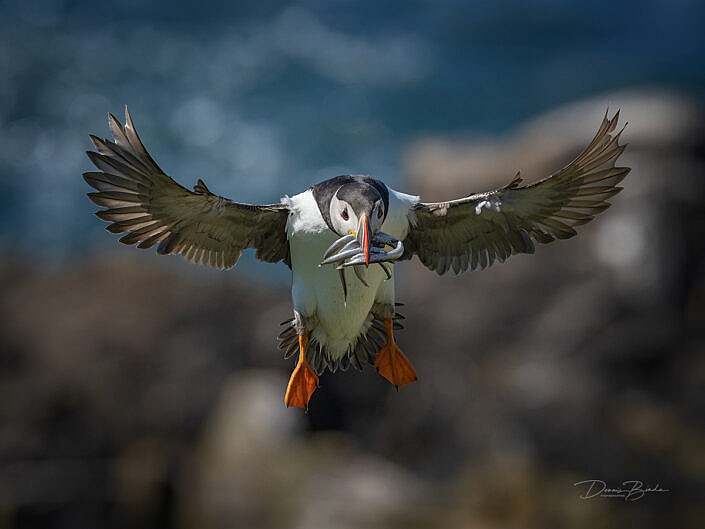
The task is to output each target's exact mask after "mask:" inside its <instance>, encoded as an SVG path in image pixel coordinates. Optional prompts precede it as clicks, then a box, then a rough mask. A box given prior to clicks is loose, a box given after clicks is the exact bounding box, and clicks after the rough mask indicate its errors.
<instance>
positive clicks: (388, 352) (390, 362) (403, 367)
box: [375, 318, 418, 388]
mask: <svg viewBox="0 0 705 529" xmlns="http://www.w3.org/2000/svg"><path fill="white" fill-rule="evenodd" d="M384 326H385V327H386V329H387V343H386V345H385V346H384V347H382V349H380V351H379V353H378V354H377V360H376V361H375V367H376V368H377V372H378V373H379V374H380V375H382V376H383V377H384V378H386V379H387V380H389V381H390V382H391V383H392V384H394V386H396V387H397V388H399V387H400V386H403V385H404V384H410V383H411V382H415V381H416V380H418V377H417V376H416V370H415V369H414V366H412V365H411V362H409V359H408V358H407V357H406V355H405V354H404V353H403V352H402V350H401V349H399V347H398V346H397V344H396V343H395V342H394V335H393V334H392V320H391V318H389V319H386V320H384Z"/></svg>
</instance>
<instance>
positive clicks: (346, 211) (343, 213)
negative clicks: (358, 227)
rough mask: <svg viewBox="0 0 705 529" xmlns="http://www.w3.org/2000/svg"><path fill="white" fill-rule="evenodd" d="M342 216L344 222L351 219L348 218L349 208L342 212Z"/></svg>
mask: <svg viewBox="0 0 705 529" xmlns="http://www.w3.org/2000/svg"><path fill="white" fill-rule="evenodd" d="M340 216H341V217H343V220H349V219H350V217H349V216H348V208H345V209H344V210H343V211H341V212H340Z"/></svg>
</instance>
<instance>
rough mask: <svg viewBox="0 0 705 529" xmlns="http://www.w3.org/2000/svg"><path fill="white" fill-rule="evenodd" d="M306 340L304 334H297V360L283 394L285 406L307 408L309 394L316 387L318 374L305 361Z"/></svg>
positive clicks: (311, 393)
mask: <svg viewBox="0 0 705 529" xmlns="http://www.w3.org/2000/svg"><path fill="white" fill-rule="evenodd" d="M307 342H308V340H307V339H306V336H305V335H302V336H299V362H298V363H297V364H296V367H295V368H294V371H293V372H292V373H291V378H289V385H288V386H287V387H286V394H285V395H284V404H285V405H286V407H287V408H291V407H292V406H295V407H297V408H304V409H307V408H308V401H309V400H311V395H313V392H314V391H316V388H318V376H317V375H316V372H315V371H314V370H313V368H312V367H311V366H310V365H309V363H308V362H307V361H306V344H307Z"/></svg>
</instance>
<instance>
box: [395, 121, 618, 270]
mask: <svg viewBox="0 0 705 529" xmlns="http://www.w3.org/2000/svg"><path fill="white" fill-rule="evenodd" d="M618 118H619V112H617V113H616V114H615V115H614V117H613V118H612V119H608V118H607V114H605V117H604V119H603V121H602V125H601V126H600V129H599V130H598V131H597V134H596V135H595V138H594V139H593V140H592V142H590V145H588V146H587V148H586V149H585V150H584V151H583V153H582V154H580V156H578V157H577V158H576V159H575V160H573V162H571V163H570V164H569V165H568V166H567V167H564V168H563V169H561V170H560V171H558V172H557V173H555V174H553V175H551V176H549V177H547V178H544V179H543V180H539V181H538V182H535V183H533V184H529V185H521V182H522V180H521V178H519V175H518V174H517V176H516V177H515V178H514V180H512V181H511V182H510V183H509V184H507V185H506V186H504V187H502V188H500V189H496V190H494V191H489V192H486V193H478V194H475V195H471V196H468V197H465V198H461V199H458V200H451V201H449V202H433V203H418V204H416V205H415V206H414V209H413V212H414V214H415V215H416V221H417V222H416V224H415V225H414V226H412V227H411V228H410V231H409V233H408V235H407V237H406V239H405V240H404V248H405V252H404V256H403V258H407V259H410V258H411V257H412V256H413V255H414V254H416V255H418V256H419V259H420V260H421V262H422V263H423V264H424V265H425V266H427V267H428V268H430V269H431V270H435V271H436V272H437V273H438V274H444V273H445V272H447V271H448V270H449V269H452V270H453V271H454V272H455V273H456V274H458V273H461V272H466V271H467V270H481V269H483V268H486V267H488V266H490V265H492V263H494V262H495V261H504V260H505V259H506V258H507V257H509V256H510V255H512V254H515V253H533V252H534V241H536V242H540V243H548V242H551V241H553V240H555V239H568V238H570V237H572V236H574V235H575V234H576V231H575V227H576V226H579V225H581V224H585V223H586V222H589V221H590V220H592V219H593V217H594V216H595V215H597V214H598V213H600V212H602V211H604V210H605V209H607V208H608V207H609V206H610V204H609V203H608V202H607V199H609V198H610V197H612V196H613V195H615V194H617V193H618V192H619V191H621V189H622V188H621V187H617V184H619V182H621V181H622V179H623V178H624V177H625V176H626V175H627V173H629V171H630V168H628V167H615V162H616V160H617V158H618V157H619V155H620V154H622V151H624V149H625V147H626V145H619V136H620V134H621V133H622V131H619V132H618V133H617V134H613V132H614V130H615V128H616V127H617V120H618ZM622 130H624V129H622Z"/></svg>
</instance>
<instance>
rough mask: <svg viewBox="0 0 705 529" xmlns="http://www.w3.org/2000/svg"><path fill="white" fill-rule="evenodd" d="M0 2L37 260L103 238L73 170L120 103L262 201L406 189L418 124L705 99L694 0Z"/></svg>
mask: <svg viewBox="0 0 705 529" xmlns="http://www.w3.org/2000/svg"><path fill="white" fill-rule="evenodd" d="M0 6H1V12H2V17H0V81H1V82H0V251H2V252H3V253H6V252H10V251H11V252H14V253H21V254H30V255H40V256H41V257H42V260H43V261H45V262H47V261H48V262H52V261H55V260H57V259H61V258H64V257H67V256H74V255H76V254H80V253H82V252H86V251H91V250H92V249H94V248H114V247H116V246H117V242H116V240H115V238H114V237H111V236H108V235H107V234H106V233H105V232H104V231H103V224H102V223H101V222H99V221H97V220H96V219H95V218H94V217H92V216H91V215H90V213H91V212H92V211H94V210H95V207H94V206H93V205H92V204H91V203H89V201H88V200H87V199H86V197H85V192H86V191H88V190H89V189H88V187H87V185H86V184H85V183H84V182H83V180H82V179H81V178H80V174H81V172H83V171H86V170H90V169H91V166H90V164H89V162H88V160H87V158H86V157H85V156H84V154H83V151H84V150H86V149H88V148H90V147H91V145H90V143H89V141H88V137H87V134H88V133H89V132H92V133H96V134H98V135H101V136H105V135H108V130H107V125H106V121H105V116H106V112H108V111H111V112H113V113H115V114H116V115H118V116H119V117H121V118H122V108H123V105H124V104H125V103H127V104H129V106H130V109H131V111H132V115H133V117H134V119H135V121H136V124H137V127H138V129H139V130H140V132H141V135H142V139H143V141H144V142H145V143H146V145H147V146H148V148H149V149H150V150H151V152H152V154H153V155H154V156H155V158H156V159H157V160H158V162H159V163H160V165H161V166H162V168H163V169H164V170H165V171H166V172H167V173H169V174H170V175H172V176H173V177H174V178H176V179H177V180H178V181H180V182H181V183H182V184H184V185H187V186H190V185H193V183H194V182H195V180H196V178H198V177H202V178H204V179H205V180H206V182H207V183H208V184H209V186H210V187H211V189H213V190H214V191H215V192H217V193H219V194H222V195H225V196H228V197H231V198H233V199H235V200H240V201H247V202H276V201H278V199H279V197H280V196H281V195H282V194H285V193H286V194H293V193H296V192H298V191H300V190H302V189H303V188H304V187H306V186H307V185H310V184H312V183H315V182H316V181H319V180H321V179H323V178H327V177H330V176H334V175H336V174H340V173H347V172H354V173H368V174H372V175H375V176H377V177H381V178H382V179H384V180H385V181H387V182H389V183H391V184H392V185H395V186H399V185H402V178H403V175H401V174H400V164H399V161H400V153H401V152H402V149H403V148H404V146H406V145H408V144H409V142H411V141H413V140H414V139H416V138H420V137H423V136H424V135H429V134H439V133H440V134H461V135H471V134H501V133H503V132H506V131H509V130H511V128H512V127H513V126H515V125H516V124H518V123H520V122H521V121H523V120H525V119H526V118H528V117H530V116H532V115H535V114H537V113H539V112H541V111H544V110H547V109H550V108H552V107H554V106H556V105H558V104H561V103H564V102H567V101H571V100H574V99H577V98H580V97H582V96H585V95H588V94H592V93H596V92H601V91H606V90H611V89H615V88H621V87H631V86H644V85H649V86H652V85H656V86H660V87H669V88H675V89H677V90H680V91H683V92H686V93H688V94H690V95H691V96H694V97H696V98H699V99H700V100H702V99H703V94H704V93H705V91H704V90H703V89H704V88H705V36H704V35H705V32H704V31H703V28H704V27H705V3H703V2H697V1H679V2H670V1H664V0H650V1H639V2H611V1H598V2H590V3H582V2H580V3H567V2H556V1H539V2H528V3H516V2H508V1H497V2H465V1H446V2H422V1H416V2H403V3H386V2H360V1H354V2H353V1H342V0H341V1H326V2H324V1H317V0H310V1H302V2H297V3H282V2H273V1H259V2H253V3H248V2H226V1H221V2H209V3H203V2H201V3H196V2H183V1H178V2H168V3H167V2H163V3H162V2H148V1H138V0H133V1H126V2H110V3H108V2H101V3H96V2H88V1H72V2H71V1H56V2H49V1H31V0H13V1H5V2H1V3H0ZM591 131H592V126H589V127H587V128H586V135H588V134H589V133H590V132H591ZM586 137H587V136H586ZM411 191H413V190H411ZM245 268H247V265H246V266H245ZM268 269H271V268H268Z"/></svg>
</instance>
